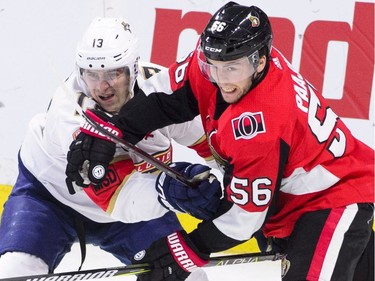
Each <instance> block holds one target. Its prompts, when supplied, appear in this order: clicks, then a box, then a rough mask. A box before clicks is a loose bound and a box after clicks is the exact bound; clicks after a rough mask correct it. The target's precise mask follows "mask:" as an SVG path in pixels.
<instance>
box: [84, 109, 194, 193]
mask: <svg viewBox="0 0 375 281" xmlns="http://www.w3.org/2000/svg"><path fill="white" fill-rule="evenodd" d="M80 115H81V116H82V117H83V118H85V119H86V121H87V122H88V123H89V124H90V125H91V126H92V127H93V128H94V129H95V130H97V131H98V132H99V133H101V134H103V135H105V136H106V137H108V138H109V139H111V141H113V142H114V143H116V144H118V145H120V146H122V147H123V148H125V149H126V150H128V151H129V152H132V153H134V154H136V155H137V156H139V157H140V158H141V159H142V160H144V161H146V162H147V163H149V164H151V165H153V166H154V167H155V168H157V169H158V170H160V171H162V172H164V173H165V174H167V175H168V176H170V177H171V178H173V179H175V180H178V181H179V182H181V183H183V184H185V185H187V186H189V187H195V186H196V181H193V180H190V179H187V178H185V177H184V176H183V175H181V174H180V173H179V172H177V171H175V170H173V169H172V168H171V167H169V166H168V165H167V164H165V163H164V162H162V161H160V160H159V159H157V158H155V157H153V156H152V155H150V154H148V153H147V152H145V151H143V150H142V149H140V148H138V147H137V146H135V145H133V144H132V143H130V142H127V141H125V140H124V139H121V138H119V137H117V136H116V135H114V134H112V133H111V132H109V131H107V130H106V129H104V128H103V127H101V126H100V125H99V124H98V123H97V122H95V121H94V120H92V119H91V118H90V116H88V115H87V114H86V113H85V112H84V111H83V110H82V109H81V111H80Z"/></svg>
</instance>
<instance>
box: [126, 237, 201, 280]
mask: <svg viewBox="0 0 375 281" xmlns="http://www.w3.org/2000/svg"><path fill="white" fill-rule="evenodd" d="M133 263H150V264H152V265H153V269H152V270H151V271H150V272H149V273H145V274H141V275H139V276H138V278H137V281H182V280H185V279H186V278H187V277H188V276H189V275H190V273H191V272H193V271H194V270H196V269H197V268H199V267H201V266H204V265H205V264H207V263H208V255H204V254H202V253H199V251H198V250H197V249H196V247H195V246H194V244H193V242H192V241H190V239H189V237H188V235H187V234H186V232H185V231H181V232H174V233H172V234H170V235H168V236H167V237H165V238H161V239H159V240H157V241H156V242H154V243H153V244H152V245H151V246H150V248H148V249H147V250H145V251H141V252H139V253H137V254H136V255H135V256H134V258H133Z"/></svg>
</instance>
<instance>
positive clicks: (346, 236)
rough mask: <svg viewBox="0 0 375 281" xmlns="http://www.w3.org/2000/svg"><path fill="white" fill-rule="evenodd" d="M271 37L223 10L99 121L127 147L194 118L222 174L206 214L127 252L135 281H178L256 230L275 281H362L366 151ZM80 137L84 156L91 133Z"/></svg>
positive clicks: (370, 161) (370, 192)
mask: <svg viewBox="0 0 375 281" xmlns="http://www.w3.org/2000/svg"><path fill="white" fill-rule="evenodd" d="M272 38H273V35H272V29H271V26H270V22H269V19H268V17H267V15H266V14H265V13H264V12H263V11H262V10H261V9H259V8H258V7H255V6H251V7H247V6H242V5H238V4H236V3H234V2H230V3H228V4H226V5H224V6H223V7H222V8H221V9H219V10H218V12H216V13H215V14H214V16H213V17H212V18H211V20H210V21H209V23H208V25H207V27H206V28H205V29H204V31H203V33H202V35H201V37H200V42H199V44H198V46H197V48H196V50H194V51H193V52H192V53H191V54H190V55H188V56H187V57H185V58H184V59H182V60H179V61H178V62H177V63H175V64H173V65H172V66H171V67H170V68H169V70H168V71H164V72H161V73H159V74H158V75H156V76H155V77H153V78H151V79H150V81H149V82H146V83H149V85H148V86H146V87H144V95H143V96H141V95H140V96H138V97H136V98H135V99H133V100H131V101H130V102H129V103H127V104H126V105H125V106H124V107H123V108H122V109H121V110H120V113H119V115H118V116H116V117H115V118H113V119H111V122H112V123H114V124H116V125H117V126H118V128H120V129H121V131H122V132H123V137H124V138H125V139H126V140H128V141H131V142H132V143H137V142H138V141H139V140H140V139H142V137H143V136H144V135H145V134H146V133H147V132H148V131H151V130H154V129H155V128H159V127H162V126H165V125H167V124H171V123H179V122H183V121H186V120H191V119H192V118H194V117H195V116H196V115H198V114H200V115H201V118H202V122H203V125H204V128H205V131H206V135H207V138H208V140H209V143H210V146H211V149H212V151H213V152H214V155H215V156H216V160H217V162H218V163H219V164H220V166H221V167H222V168H223V171H224V172H225V175H224V179H223V183H224V187H225V192H226V195H225V198H224V199H223V200H222V201H221V205H220V209H219V211H218V212H217V214H216V215H215V217H214V218H213V219H211V220H206V221H204V222H202V223H201V224H200V225H199V226H198V228H197V229H196V230H194V231H192V232H191V233H189V234H186V233H185V232H183V231H180V232H177V233H175V234H173V235H170V236H168V237H167V238H163V239H160V240H158V241H156V242H155V243H153V244H152V246H151V247H150V248H149V249H146V251H145V252H143V253H140V254H139V255H136V256H135V260H136V261H137V262H142V263H143V262H152V263H153V264H154V266H155V268H154V270H153V271H152V272H151V273H149V274H146V275H142V276H140V277H139V278H138V280H142V281H146V280H185V278H186V277H187V276H189V274H190V271H191V270H192V268H196V267H199V266H202V265H204V264H205V263H206V261H207V259H208V257H209V255H210V254H211V253H213V252H218V251H222V250H225V249H228V248H230V247H232V246H235V245H237V244H239V243H241V242H243V241H245V240H247V239H249V238H251V237H252V235H253V234H254V233H255V232H256V231H257V230H259V229H262V231H263V233H264V235H265V236H266V237H269V238H270V239H272V240H273V242H274V245H275V246H277V248H278V250H280V251H281V252H283V253H285V254H286V255H287V257H286V258H287V262H288V264H289V267H288V269H287V271H286V272H285V274H284V275H285V276H283V280H284V281H286V280H287V281H295V280H337V281H343V280H348V281H349V280H355V281H360V280H373V232H372V222H373V203H374V151H373V149H371V148H370V147H368V146H366V145H365V144H363V143H362V142H361V141H359V140H358V139H356V138H355V137H354V136H353V135H352V134H351V132H350V131H349V129H348V128H347V127H346V126H345V124H344V123H343V121H342V120H341V119H340V118H339V117H338V116H337V115H336V114H335V113H334V112H333V110H332V109H331V108H330V107H329V105H328V104H327V102H326V101H325V100H324V98H323V97H322V95H321V94H320V93H319V91H318V90H317V89H316V88H314V86H313V85H311V84H310V83H309V82H308V81H307V80H306V79H305V78H304V77H303V76H302V75H301V74H300V73H298V72H297V71H296V70H295V69H293V67H292V66H291V65H290V63H289V62H288V61H287V60H286V59H285V58H284V57H283V55H282V54H281V53H280V52H279V51H278V50H277V49H276V48H274V47H273V46H272ZM141 112H147V115H146V114H143V115H142V114H140V113H141ZM105 122H106V120H103V123H105ZM86 137H87V138H88V139H90V140H92V141H93V142H92V148H91V151H93V150H94V149H93V148H95V138H92V137H90V136H86ZM188 176H194V174H189V175H188ZM72 180H74V178H73V179H72ZM206 182H207V180H203V181H202V184H206ZM183 188H184V186H183V185H182V184H181V183H179V182H177V181H175V180H174V179H171V178H170V177H168V176H167V175H164V174H162V176H160V177H159V183H158V185H157V189H158V190H159V193H160V195H159V196H160V198H161V199H162V200H167V201H168V202H169V203H170V204H171V205H172V206H174V205H177V206H180V207H181V208H182V209H184V206H187V207H191V205H192V204H193V203H192V202H193V201H194V200H197V199H196V198H190V197H189V193H188V192H186V198H181V197H179V196H175V193H176V192H177V193H178V192H179V190H182V189H183ZM180 193H181V192H180ZM203 196H204V194H203V193H202V197H203ZM176 245H178V247H177V246H176ZM181 253H183V255H182V254H181Z"/></svg>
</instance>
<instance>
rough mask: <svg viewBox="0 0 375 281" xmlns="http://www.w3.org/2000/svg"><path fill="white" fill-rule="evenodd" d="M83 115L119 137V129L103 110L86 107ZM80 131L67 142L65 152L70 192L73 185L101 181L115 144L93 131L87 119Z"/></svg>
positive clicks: (96, 183)
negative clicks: (66, 150) (67, 145)
mask: <svg viewBox="0 0 375 281" xmlns="http://www.w3.org/2000/svg"><path fill="white" fill-rule="evenodd" d="M86 114H87V115H89V117H90V118H91V119H93V120H94V121H95V122H97V123H98V124H99V125H100V126H101V127H103V128H105V129H108V131H110V132H112V133H113V132H115V133H116V135H117V136H119V137H121V135H122V134H121V131H120V130H119V129H117V128H116V127H115V126H114V125H112V124H110V123H109V122H108V121H109V120H110V117H109V116H108V115H107V114H105V113H104V112H101V111H95V113H94V112H92V111H90V110H87V111H86ZM99 116H100V117H99ZM105 120H106V121H105ZM80 131H81V132H80V133H79V134H78V136H77V138H76V139H75V140H74V141H73V142H72V143H71V145H70V147H69V151H68V155H67V160H68V164H67V166H66V171H65V174H66V176H67V179H66V184H67V186H68V190H69V192H70V193H71V194H74V193H75V191H76V189H77V188H76V187H77V186H80V187H87V186H88V185H89V184H93V185H99V184H101V183H102V181H103V180H104V179H105V175H106V173H107V171H108V165H109V163H110V162H111V160H112V159H113V156H114V154H115V151H116V144H115V143H113V142H112V141H110V140H109V139H108V138H107V137H105V136H104V135H103V134H101V133H99V132H98V131H97V130H95V129H94V128H93V127H92V126H91V125H90V124H89V123H88V122H87V121H86V122H85V123H84V124H83V125H82V126H81V128H80Z"/></svg>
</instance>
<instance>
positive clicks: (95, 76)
mask: <svg viewBox="0 0 375 281" xmlns="http://www.w3.org/2000/svg"><path fill="white" fill-rule="evenodd" d="M82 77H83V80H84V81H85V82H86V84H87V87H88V90H89V92H90V94H91V96H92V97H93V99H95V101H96V102H97V103H99V105H100V106H101V107H102V108H103V109H104V110H105V111H107V112H110V113H116V112H118V111H119V110H120V108H121V107H122V106H123V105H124V104H125V103H126V102H127V101H128V100H129V99H130V77H129V75H127V73H126V71H125V68H123V67H122V68H117V69H112V70H87V69H86V70H84V71H83V74H82Z"/></svg>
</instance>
